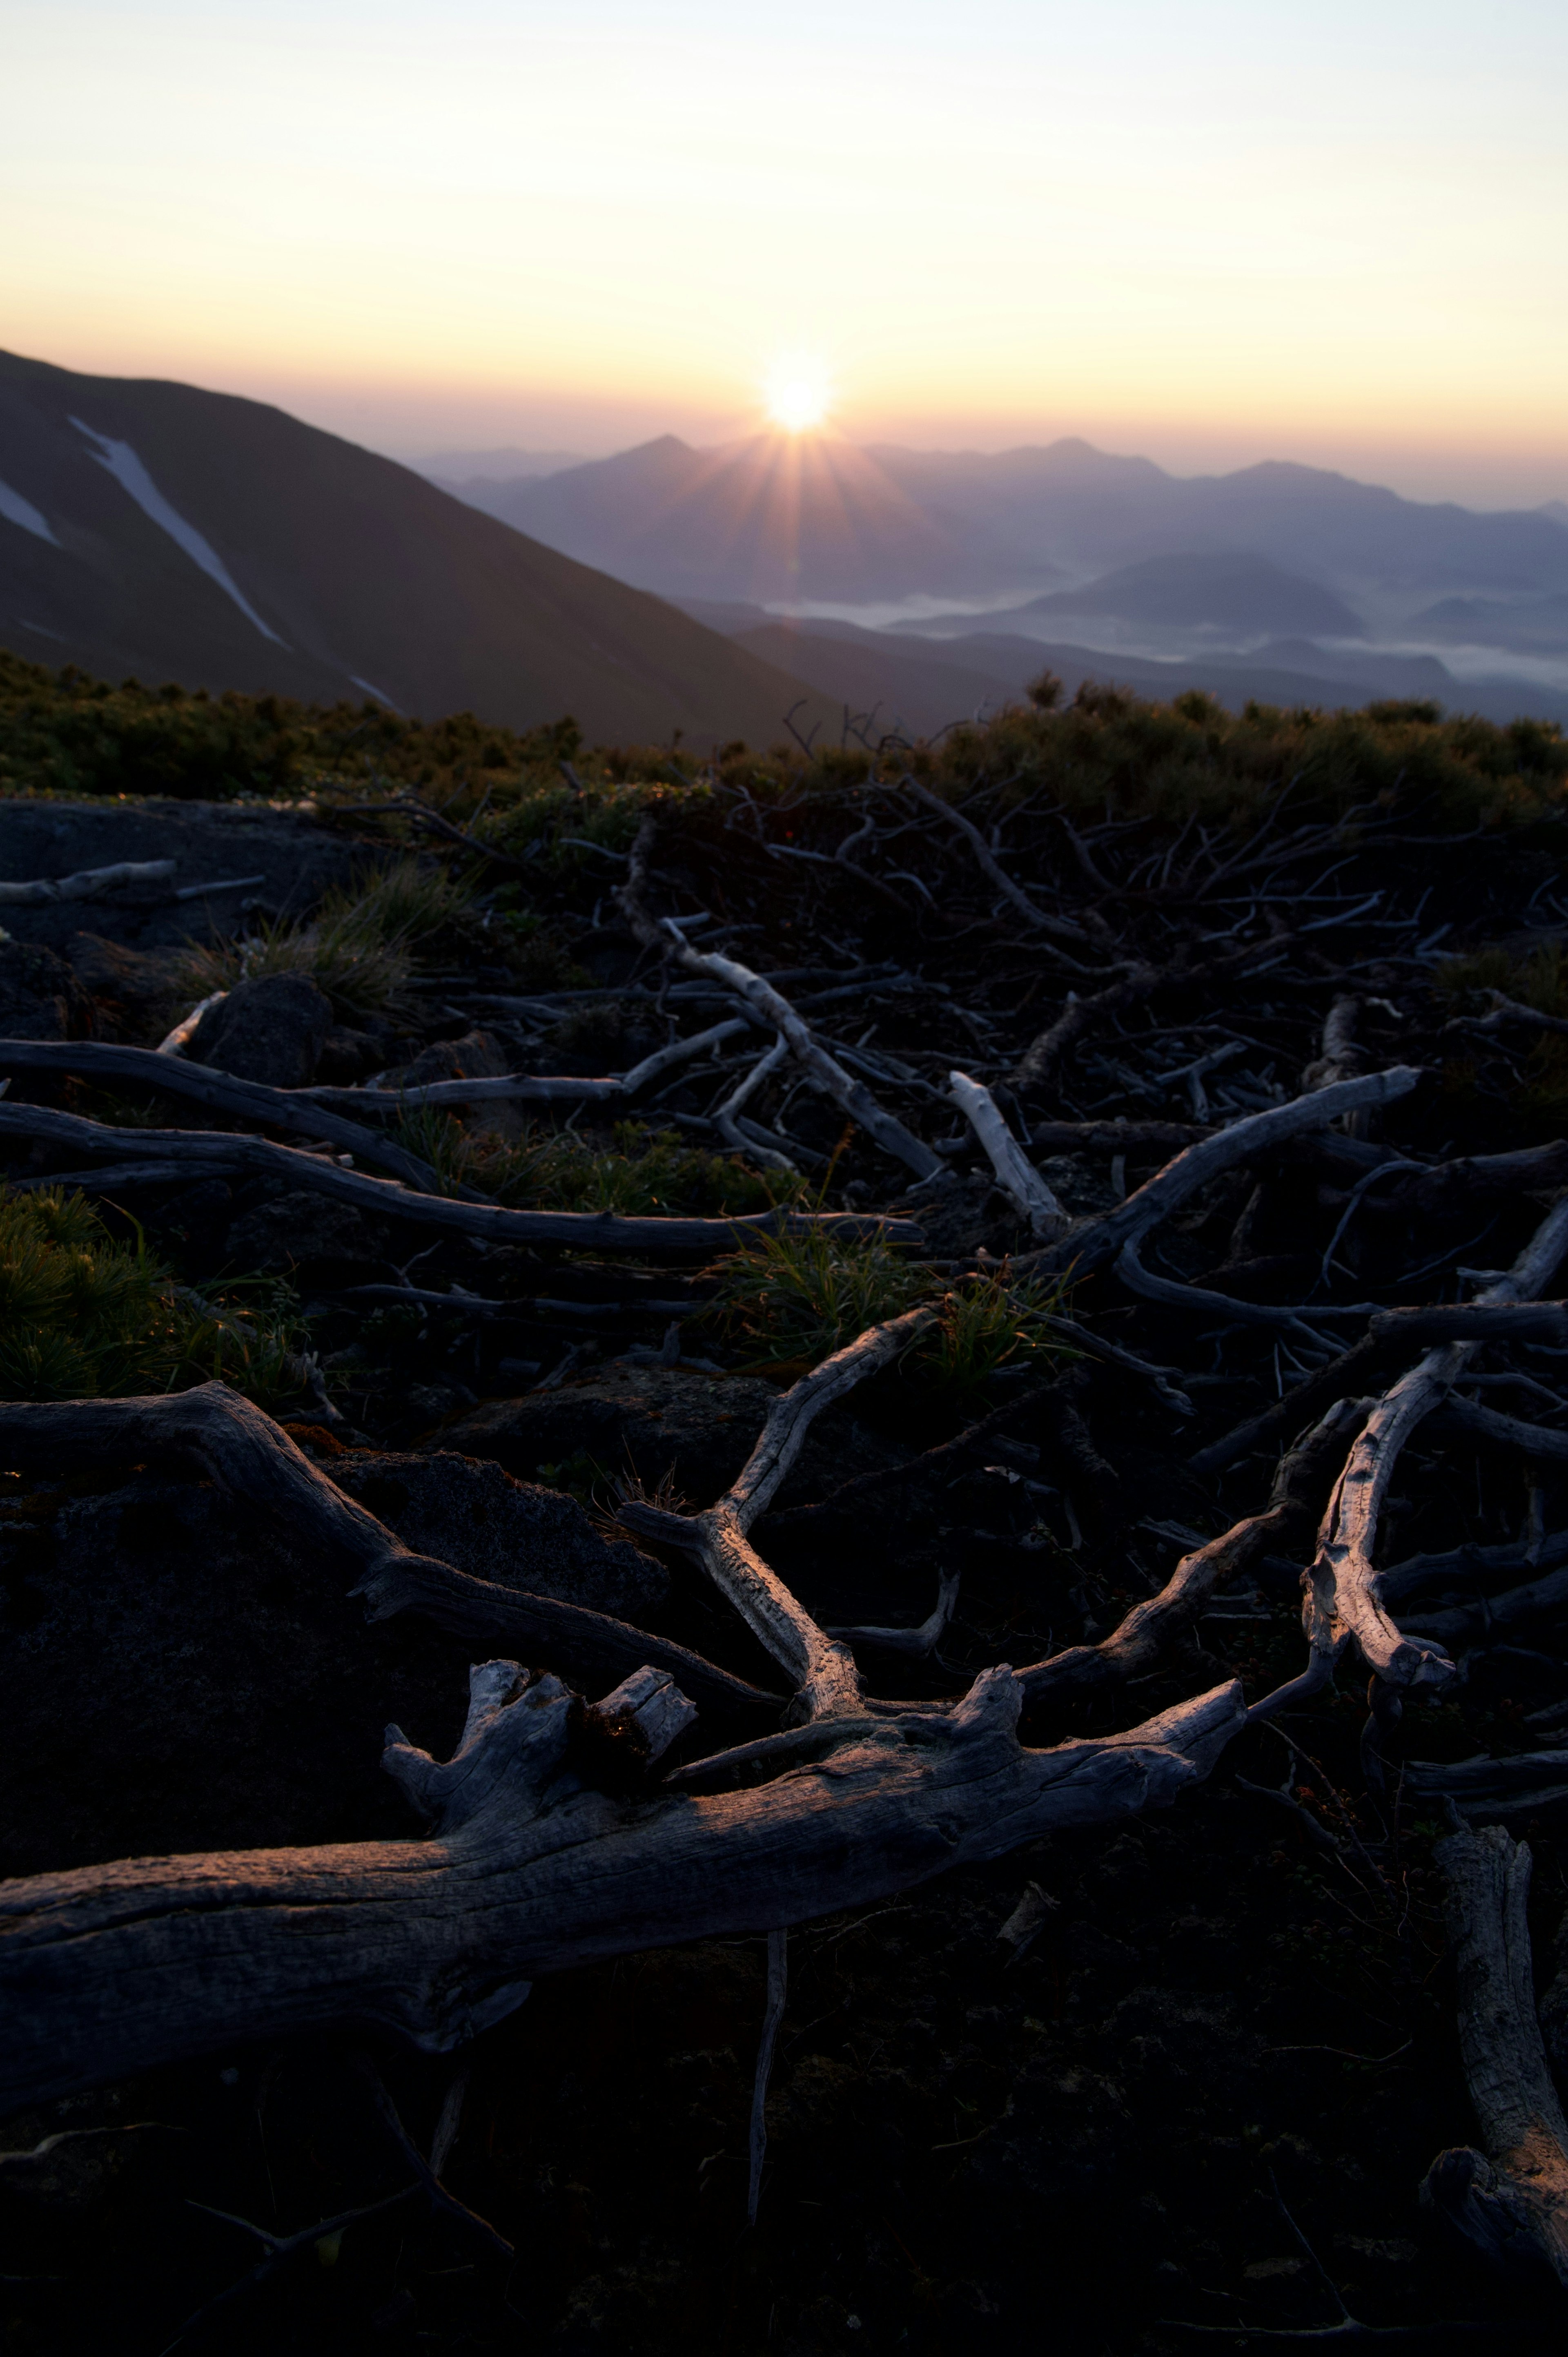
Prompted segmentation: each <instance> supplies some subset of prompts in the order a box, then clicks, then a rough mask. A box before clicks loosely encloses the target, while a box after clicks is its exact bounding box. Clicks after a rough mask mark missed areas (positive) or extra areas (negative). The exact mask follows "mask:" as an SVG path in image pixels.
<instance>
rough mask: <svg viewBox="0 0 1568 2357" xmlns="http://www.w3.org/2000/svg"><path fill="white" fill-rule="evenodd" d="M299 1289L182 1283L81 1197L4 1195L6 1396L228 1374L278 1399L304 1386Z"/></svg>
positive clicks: (166, 1388) (95, 1395) (187, 1381)
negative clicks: (117, 1234)
mask: <svg viewBox="0 0 1568 2357" xmlns="http://www.w3.org/2000/svg"><path fill="white" fill-rule="evenodd" d="M299 1339H300V1329H299V1327H298V1323H297V1318H296V1317H295V1303H294V1297H293V1296H292V1294H290V1293H289V1291H288V1288H287V1287H286V1286H282V1285H279V1284H276V1283H272V1282H267V1281H264V1280H254V1281H252V1283H250V1284H245V1283H240V1284H237V1285H231V1286H224V1287H220V1288H215V1289H214V1290H213V1292H212V1293H211V1295H210V1296H209V1295H207V1294H203V1293H199V1292H197V1291H195V1290H193V1289H191V1288H189V1287H188V1286H180V1285H178V1284H177V1282H176V1280H175V1279H174V1277H173V1276H172V1275H171V1274H170V1273H169V1271H168V1270H167V1269H166V1267H165V1266H164V1265H163V1264H162V1262H161V1261H159V1260H157V1259H156V1258H155V1257H154V1256H153V1254H150V1253H149V1252H148V1251H147V1249H146V1247H145V1243H142V1242H139V1241H138V1243H135V1244H130V1243H120V1242H118V1241H116V1239H115V1238H114V1237H113V1236H111V1235H110V1233H109V1232H108V1230H107V1229H106V1228H105V1227H104V1225H103V1222H102V1220H101V1219H100V1218H99V1216H98V1214H97V1212H96V1211H93V1210H92V1208H91V1204H89V1203H88V1202H87V1200H86V1199H85V1198H84V1197H83V1196H81V1195H80V1194H67V1193H65V1192H64V1191H63V1190H62V1189H59V1188H54V1187H48V1188H41V1189H39V1190H38V1192H37V1193H36V1194H25V1195H17V1194H0V1399H16V1400H21V1399H26V1400H61V1399H102V1398H124V1397H126V1396H128V1395H134V1394H140V1393H153V1392H174V1391H185V1390H187V1389H188V1388H189V1386H190V1385H191V1384H192V1383H208V1382H209V1381H210V1380H211V1379H212V1378H213V1377H214V1376H220V1377H221V1378H222V1380H223V1381H224V1382H225V1383H231V1384H232V1385H233V1387H234V1389H235V1390H236V1391H241V1392H243V1393H245V1394H246V1395H247V1396H248V1397H249V1398H251V1399H253V1400H255V1401H256V1402H258V1404H259V1405H261V1406H263V1407H268V1408H270V1407H272V1406H274V1405H277V1404H278V1403H280V1402H281V1401H283V1400H285V1399H288V1398H292V1397H295V1396H296V1395H297V1393H298V1390H299V1381H298V1373H297V1366H296V1363H295V1350H296V1348H297V1345H298V1342H299Z"/></svg>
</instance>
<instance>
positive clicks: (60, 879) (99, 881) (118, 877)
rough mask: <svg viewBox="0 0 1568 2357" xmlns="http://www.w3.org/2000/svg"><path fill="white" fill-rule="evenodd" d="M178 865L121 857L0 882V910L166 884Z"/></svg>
mask: <svg viewBox="0 0 1568 2357" xmlns="http://www.w3.org/2000/svg"><path fill="white" fill-rule="evenodd" d="M178 864H179V863H178V861H177V860H174V859H122V860H121V861H120V862H119V863H118V864H117V865H116V866H113V867H83V868H80V869H79V870H78V872H77V873H76V874H75V875H74V876H48V877H37V878H35V879H34V880H33V881H31V882H30V883H27V884H0V909H41V908H45V907H48V905H49V903H50V902H52V901H56V900H99V899H102V897H103V895H104V893H105V892H112V891H113V889H114V888H115V886H116V885H118V884H166V883H167V882H168V880H169V877H171V876H172V875H173V874H174V872H175V869H176V867H177V866H178ZM257 880H258V881H259V880H260V879H259V878H258V879H257Z"/></svg>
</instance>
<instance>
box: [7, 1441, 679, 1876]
mask: <svg viewBox="0 0 1568 2357" xmlns="http://www.w3.org/2000/svg"><path fill="white" fill-rule="evenodd" d="M315 1437H316V1439H317V1444H318V1445H319V1442H320V1439H321V1436H320V1435H317V1436H315ZM329 1448H330V1444H329V1443H328V1449H329ZM320 1453H321V1458H322V1466H321V1469H322V1470H323V1471H324V1472H326V1473H328V1475H329V1476H330V1477H331V1479H332V1480H334V1481H336V1482H337V1484H338V1487H339V1488H340V1489H341V1490H343V1491H347V1493H348V1494H349V1495H350V1496H352V1497H357V1498H359V1499H360V1501H361V1502H362V1503H363V1504H364V1505H365V1506H366V1507H368V1508H369V1510H370V1512H372V1513H373V1514H375V1515H376V1516H377V1517H378V1519H381V1520H384V1521H386V1522H387V1523H389V1525H390V1526H391V1527H392V1528H394V1529H396V1530H397V1531H398V1532H399V1534H400V1535H401V1536H402V1537H403V1539H405V1541H406V1542H407V1543H408V1544H410V1545H416V1546H421V1547H428V1549H429V1551H430V1552H431V1553H432V1554H435V1555H439V1556H440V1557H442V1558H443V1560H445V1561H447V1562H450V1563H454V1564H456V1565H457V1566H458V1567H459V1568H460V1569H463V1570H467V1571H468V1572H470V1573H473V1574H476V1575H478V1577H483V1578H486V1579H490V1580H495V1581H499V1582H500V1583H501V1584H503V1585H514V1586H526V1587H529V1588H530V1589H532V1591H533V1592H535V1593H536V1594H542V1595H547V1596H553V1597H558V1598H564V1599H566V1600H569V1601H571V1602H573V1603H578V1604H584V1605H587V1606H589V1607H591V1608H593V1609H601V1610H603V1609H607V1610H610V1611H612V1612H614V1613H616V1614H617V1616H618V1617H619V1616H621V1615H623V1614H625V1613H628V1612H632V1611H639V1612H640V1611H642V1610H644V1609H646V1608H647V1607H648V1606H649V1605H650V1604H651V1603H653V1602H655V1601H657V1600H658V1599H659V1598H660V1597H661V1596H662V1594H663V1592H664V1588H665V1586H666V1584H667V1576H666V1574H665V1573H664V1571H663V1570H662V1568H661V1567H660V1565H658V1564H657V1563H654V1562H651V1561H650V1560H649V1559H648V1558H647V1557H646V1556H644V1555H641V1554H639V1551H638V1549H637V1548H636V1547H635V1546H633V1545H631V1544H629V1542H626V1541H619V1542H614V1543H611V1542H607V1541H605V1540H602V1539H601V1538H599V1536H598V1535H597V1534H596V1532H595V1530H594V1528H593V1526H592V1524H591V1523H589V1521H588V1518H587V1516H586V1515H585V1513H584V1512H583V1511H582V1509H581V1508H580V1507H579V1506H577V1505H576V1504H575V1502H574V1501H573V1500H572V1499H570V1498H564V1497H561V1496H558V1495H556V1494H554V1493H553V1492H551V1491H542V1490H537V1489H527V1488H524V1487H523V1486H522V1485H521V1484H520V1483H517V1482H513V1481H510V1480H508V1478H507V1476H506V1475H505V1474H504V1473H503V1472H501V1470H500V1469H499V1467H497V1466H494V1465H476V1464H472V1463H469V1462H467V1461H466V1460H465V1459H464V1458H458V1457H452V1456H442V1455H438V1456H429V1457H425V1456H422V1457H403V1456H394V1455H391V1454H382V1453H372V1452H370V1451H366V1452H364V1453H360V1452H357V1451H345V1452H344V1453H342V1454H341V1455H332V1454H330V1453H328V1451H321V1452H320ZM88 1478H89V1479H91V1476H89V1477H88ZM349 1585H350V1577H349V1574H347V1573H346V1571H345V1568H344V1566H342V1564H340V1563H338V1562H337V1561H333V1560H329V1559H328V1560H323V1559H322V1558H321V1557H320V1556H318V1555H315V1554H314V1553H313V1552H312V1550H310V1549H309V1548H306V1547H301V1546H300V1544H298V1543H297V1541H296V1540H295V1539H294V1538H293V1537H291V1535H290V1534H289V1532H288V1531H287V1530H286V1529H285V1528H284V1527H283V1526H282V1525H281V1524H280V1525H275V1526H274V1525H273V1524H272V1523H269V1522H268V1520H267V1518H266V1517H265V1516H264V1515H262V1514H258V1513H257V1512H254V1510H253V1509H252V1508H250V1507H247V1506H241V1505H236V1504H235V1503H234V1502H233V1501H231V1500H230V1499H228V1498H225V1497H224V1496H223V1495H222V1493H221V1492H220V1491H217V1490H215V1489H213V1488H211V1487H209V1486H208V1485H206V1484H204V1483H203V1482H201V1481H199V1480H195V1479H191V1480H165V1479H159V1478H156V1477H154V1476H151V1475H144V1476H142V1477H140V1478H138V1479H136V1480H133V1481H131V1482H129V1483H126V1484H124V1485H120V1486H115V1487H113V1488H111V1489H108V1490H106V1491H104V1492H103V1493H102V1494H100V1495H98V1496H90V1497H80V1496H78V1497H69V1498H68V1497H66V1496H64V1495H63V1494H59V1493H55V1494H53V1495H51V1494H49V1493H47V1492H33V1493H30V1494H27V1495H24V1496H22V1497H20V1498H17V1497H16V1495H15V1493H13V1496H12V1497H11V1498H8V1499H6V1500H5V1501H0V1626H3V1627H4V1641H3V1642H0V1724H3V1725H4V1727H5V1754H6V1769H5V1783H6V1796H5V1797H6V1805H5V1810H4V1811H3V1812H0V1876H4V1875H12V1874H38V1873H43V1872H46V1871H49V1870H53V1869H56V1868H63V1867H72V1866H83V1865H88V1864H91V1863H93V1862H97V1861H101V1860H103V1859H106V1858H113V1857H145V1856H147V1855H149V1854H152V1853H162V1852H166V1851H178V1850H191V1849H224V1848H229V1847H237V1848H244V1847H251V1846H267V1845H268V1844H271V1843H277V1842H306V1843H313V1842H329V1841H371V1840H379V1839H383V1838H386V1839H393V1840H395V1839H398V1838H401V1837H403V1836H410V1835H413V1834H414V1833H415V1831H416V1827H415V1825H414V1823H413V1819H412V1818H411V1816H410V1815H409V1813H408V1810H407V1807H406V1804H405V1803H403V1799H402V1796H401V1795H400V1793H399V1792H398V1791H397V1789H396V1787H395V1786H394V1785H393V1784H392V1781H391V1779H390V1778H389V1777H387V1776H386V1775H384V1774H383V1773H382V1770H381V1745H382V1731H383V1729H384V1727H385V1726H386V1723H387V1722H388V1720H389V1719H395V1720H396V1721H397V1722H398V1723H399V1725H401V1726H403V1727H406V1728H407V1730H408V1732H409V1733H410V1735H412V1736H413V1739H414V1741H415V1742H416V1743H421V1744H424V1746H425V1747H426V1748H427V1749H433V1750H434V1751H435V1755H436V1757H437V1758H439V1759H445V1758H446V1757H447V1756H448V1755H449V1753H450V1751H451V1749H452V1748H453V1746H454V1744H455V1743H456V1738H457V1736H458V1733H459V1731H460V1729H461V1727H462V1724H463V1717H464V1711H465V1708H466V1705H467V1688H468V1663H469V1660H470V1658H471V1654H472V1648H471V1647H470V1646H469V1645H468V1644H467V1642H466V1641H463V1640H461V1639H458V1638H452V1637H446V1636H445V1635H443V1633H442V1632H441V1631H440V1630H438V1629H436V1628H435V1627H434V1626H433V1625H432V1624H431V1623H430V1622H428V1621H424V1620H417V1619H415V1618H414V1617H413V1615H408V1616H398V1617H395V1618H394V1619H392V1620H385V1621H380V1620H378V1621H371V1622H368V1621H367V1620H366V1618H365V1612H364V1607H363V1605H362V1604H361V1603H360V1602H359V1601H358V1600H357V1599H355V1598H352V1597H350V1596H349V1593H348V1590H349Z"/></svg>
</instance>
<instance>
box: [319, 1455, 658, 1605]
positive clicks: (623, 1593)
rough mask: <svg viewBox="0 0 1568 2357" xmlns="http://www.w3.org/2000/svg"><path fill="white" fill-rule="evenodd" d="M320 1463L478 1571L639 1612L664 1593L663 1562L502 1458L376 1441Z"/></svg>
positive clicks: (535, 1590)
mask: <svg viewBox="0 0 1568 2357" xmlns="http://www.w3.org/2000/svg"><path fill="white" fill-rule="evenodd" d="M322 1471H323V1472H324V1473H326V1474H328V1476H329V1478H330V1479H331V1480H333V1481H335V1482H336V1483H337V1485H338V1489H339V1490H346V1491H348V1493H349V1497H350V1498H357V1499H358V1500H359V1501H360V1505H362V1506H365V1507H368V1508H369V1510H370V1512H371V1513H372V1514H374V1515H375V1517H376V1520H377V1521H378V1522H381V1523H385V1524H386V1526H387V1528H388V1529H389V1530H392V1531H395V1532H396V1533H397V1534H398V1536H399V1538H400V1539H401V1540H402V1541H403V1544H404V1546H407V1547H412V1548H413V1550H414V1552H415V1553H416V1554H418V1555H439V1556H440V1558H441V1559H442V1561H443V1562H444V1563H450V1564H453V1565H455V1566H456V1568H457V1569H458V1570H459V1571H466V1572H467V1573H468V1574H469V1575H470V1576H471V1577H473V1578H475V1579H490V1580H498V1581H499V1582H501V1583H502V1584H503V1585H505V1586H507V1587H526V1588H528V1589H529V1590H530V1591H531V1592H532V1594H534V1595H535V1596H553V1597H556V1598H559V1599H560V1601H561V1602H562V1603H564V1604H585V1605H587V1606H588V1607H590V1608H591V1609H593V1610H594V1611H596V1612H609V1613H612V1614H613V1615H614V1616H615V1618H616V1619H617V1620H640V1619H641V1618H642V1616H643V1615H644V1614H645V1613H647V1612H650V1611H651V1610H652V1609H654V1608H655V1607H656V1606H657V1605H659V1604H661V1603H662V1602H663V1600H664V1597H665V1593H666V1591H667V1589H668V1587H669V1585H670V1578H669V1574H668V1573H667V1572H666V1571H665V1569H664V1566H663V1565H662V1564H659V1563H655V1562H654V1561H653V1560H652V1558H651V1557H650V1556H649V1555H643V1554H642V1553H641V1552H640V1551H639V1549H638V1548H637V1547H635V1546H633V1545H632V1544H631V1542H630V1541H629V1539H617V1540H609V1539H603V1538H601V1537H600V1536H599V1534H598V1533H597V1531H596V1530H595V1528H594V1526H593V1524H592V1523H590V1522H589V1520H588V1517H587V1515H586V1514H585V1512H584V1511H583V1509H582V1507H581V1506H580V1505H579V1504H578V1503H577V1501H576V1500H575V1498H569V1497H567V1496H566V1495H565V1494H564V1492H563V1491H559V1490H543V1489H540V1488H538V1487H537V1486H536V1485H534V1484H533V1483H532V1482H525V1481H514V1480H513V1479H512V1477H511V1475H510V1473H505V1472H503V1471H502V1469H501V1468H500V1467H499V1465H495V1464H485V1463H481V1462H479V1461H478V1459H477V1458H472V1457H459V1456H456V1455H454V1454H452V1453H451V1452H450V1451H448V1450H446V1449H441V1450H437V1451H436V1452H435V1454H431V1455H421V1456H417V1457H413V1456H405V1455H403V1454H401V1453H396V1452H392V1451H388V1452H386V1453H384V1454H383V1453H381V1451H376V1450H370V1449H354V1450H346V1451H345V1452H344V1454H343V1455H342V1456H341V1457H332V1458H328V1460H327V1462H326V1463H325V1464H324V1465H323V1467H322Z"/></svg>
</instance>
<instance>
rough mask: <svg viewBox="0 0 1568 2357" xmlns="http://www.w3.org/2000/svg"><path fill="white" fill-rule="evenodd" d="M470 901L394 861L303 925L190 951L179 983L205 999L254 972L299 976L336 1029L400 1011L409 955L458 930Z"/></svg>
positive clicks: (454, 880)
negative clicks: (321, 997)
mask: <svg viewBox="0 0 1568 2357" xmlns="http://www.w3.org/2000/svg"><path fill="white" fill-rule="evenodd" d="M472 899H473V895H472V893H471V891H470V890H469V888H468V887H467V885H466V884H465V883H463V882H462V880H461V879H460V878H459V877H454V876H451V875H449V874H448V873H447V872H446V869H445V868H443V867H440V866H426V865H425V864H424V863H423V862H422V861H420V860H417V859H400V860H397V861H395V862H394V863H393V864H392V866H390V867H384V868H382V869H381V870H379V871H378V872H375V873H373V874H371V876H369V877H359V878H357V879H356V880H355V881H354V883H352V884H351V885H349V886H348V887H346V888H338V889H337V890H336V891H332V892H328V894H327V895H326V896H325V898H324V899H323V900H322V902H321V905H320V907H319V909H317V912H316V914H315V916H314V917H311V918H310V919H308V920H306V921H304V922H300V921H297V920H290V919H286V918H285V919H281V920H279V921H278V922H277V923H275V924H271V925H263V926H262V928H261V929H260V931H257V932H255V933H252V934H250V935H248V936H246V937H245V938H244V939H243V940H239V941H229V942H216V943H214V944H212V945H211V946H210V947H199V948H194V949H192V950H191V951H190V952H189V953H188V957H187V959H186V962H185V966H184V971H183V975H182V979H183V980H184V981H185V982H186V983H187V984H188V986H189V989H190V991H191V994H192V996H195V997H205V996H207V995H208V994H209V992H211V991H215V990H232V989H233V987H234V985H235V984H236V983H239V982H253V981H257V980H259V979H260V978H261V976H263V974H308V975H309V977H310V979H311V981H312V982H314V983H315V984H316V985H317V988H318V989H320V990H321V991H322V992H324V993H325V995H326V996H327V997H328V998H329V999H330V1000H331V1002H332V1011H333V1013H334V1014H335V1015H337V1016H338V1017H339V1018H340V1019H342V1020H344V1021H349V1022H351V1021H352V1020H353V1019H354V1017H356V1016H365V1015H388V1014H391V1015H396V1014H400V1013H403V1012H406V1011H407V1009H408V1007H409V1006H410V1004H411V1001H410V996H409V982H410V979H411V977H412V975H413V966H414V960H415V958H416V956H417V954H418V952H420V951H421V950H422V949H425V948H427V947H428V946H429V945H430V944H431V943H433V942H435V941H436V940H437V939H438V938H439V937H440V936H441V935H442V934H443V933H445V932H448V931H451V930H452V929H453V928H454V927H456V926H458V925H459V924H460V923H461V921H462V920H463V919H464V918H465V917H466V916H467V913H468V910H469V909H470V906H471V903H472Z"/></svg>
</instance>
